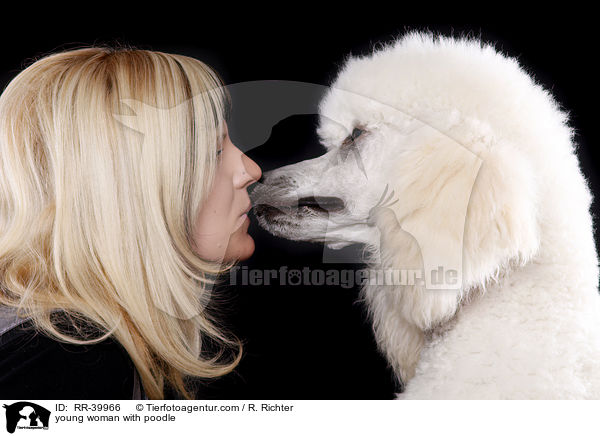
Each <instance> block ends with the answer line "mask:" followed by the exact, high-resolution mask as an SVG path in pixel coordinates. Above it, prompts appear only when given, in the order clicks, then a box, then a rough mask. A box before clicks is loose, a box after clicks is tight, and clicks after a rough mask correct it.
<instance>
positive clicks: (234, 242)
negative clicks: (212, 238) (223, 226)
mask: <svg viewBox="0 0 600 436" xmlns="http://www.w3.org/2000/svg"><path fill="white" fill-rule="evenodd" d="M247 229H248V227H247V226H242V227H240V229H238V231H237V232H235V233H234V234H233V235H231V238H230V239H229V245H228V247H227V251H226V252H225V257H224V259H223V260H225V261H232V260H234V261H238V260H239V261H241V260H246V259H248V258H249V257H250V256H252V254H253V253H254V249H255V245H254V239H252V236H250V235H249V234H248V232H247V231H246V230H247Z"/></svg>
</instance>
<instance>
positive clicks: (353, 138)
mask: <svg viewBox="0 0 600 436" xmlns="http://www.w3.org/2000/svg"><path fill="white" fill-rule="evenodd" d="M363 133H365V131H364V130H363V129H359V128H358V127H355V128H354V130H352V133H351V134H350V135H348V136H347V137H346V139H344V142H342V145H343V146H347V145H352V144H354V141H356V140H357V139H358V137H359V136H360V135H362V134H363Z"/></svg>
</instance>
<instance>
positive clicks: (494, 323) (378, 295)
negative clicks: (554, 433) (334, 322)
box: [254, 33, 600, 399]
mask: <svg viewBox="0 0 600 436" xmlns="http://www.w3.org/2000/svg"><path fill="white" fill-rule="evenodd" d="M320 115H321V122H320V125H319V128H318V134H319V136H320V138H321V140H322V143H323V144H324V145H325V146H326V147H327V148H328V152H327V153H326V154H325V155H324V156H322V157H320V158H317V159H313V160H310V161H305V162H300V163H298V164H295V165H291V166H288V167H284V168H280V169H278V170H275V171H273V172H271V173H270V174H266V175H265V183H264V185H262V186H259V187H258V189H257V190H256V191H255V193H254V200H255V201H256V202H259V203H260V201H261V200H263V202H264V201H266V200H265V199H267V198H269V199H271V201H274V200H273V198H276V200H275V201H276V204H277V205H285V204H286V202H288V203H290V204H291V202H292V199H294V201H295V200H296V199H297V198H301V197H303V196H306V195H314V196H330V197H331V196H335V197H338V198H341V199H343V200H344V203H345V209H344V210H343V211H339V212H334V213H330V214H329V215H324V216H321V215H319V214H316V215H315V214H303V213H302V211H301V210H300V211H299V212H298V213H296V214H292V216H290V215H289V214H288V215H283V216H279V215H275V216H273V215H271V216H259V221H260V222H261V224H262V225H263V226H265V227H266V228H267V229H269V230H270V231H272V232H273V233H275V234H279V235H282V236H284V237H288V238H290V239H296V240H312V241H324V242H325V243H328V244H330V245H331V246H332V247H340V246H343V245H344V244H347V243H353V242H361V243H365V244H367V247H368V248H370V251H371V253H372V256H371V257H370V258H371V259H372V261H371V263H372V266H373V268H378V267H379V266H380V264H379V262H381V264H382V265H383V266H384V267H386V268H403V269H405V268H423V267H425V270H426V269H427V264H428V263H431V262H432V261H431V259H433V260H434V261H433V263H436V262H438V263H439V262H441V263H442V264H444V265H446V264H451V265H459V266H460V267H461V268H462V276H461V281H460V285H461V286H459V287H458V289H446V290H433V289H429V288H427V287H426V286H425V285H423V284H415V285H412V286H408V285H404V286H400V285H398V286H381V285H367V286H365V288H364V289H363V295H364V297H365V300H366V302H367V304H368V307H369V312H370V315H371V317H372V320H373V325H374V331H375V336H376V338H377V341H378V344H379V346H380V348H381V350H382V352H383V353H384V354H385V356H386V357H387V359H388V361H389V362H390V364H391V365H392V367H393V368H394V370H395V372H396V374H397V375H398V377H399V379H401V381H402V382H403V384H404V386H405V389H404V391H403V392H402V393H401V394H399V398H405V399H411V398H499V399H505V398H543V399H550V398H563V399H569V398H596V399H600V369H599V368H598V362H600V296H599V294H598V287H597V286H598V261H597V254H596V249H595V245H594V238H593V227H592V219H591V216H590V212H589V208H590V203H591V195H590V192H589V189H588V187H587V183H586V181H585V179H584V177H583V176H582V174H581V171H580V168H579V164H578V161H577V158H576V155H575V153H574V146H573V142H572V131H571V129H570V128H569V126H568V120H567V116H566V115H565V114H564V113H563V112H562V111H561V110H560V109H559V108H558V106H557V104H556V103H555V101H554V100H553V99H552V97H551V96H550V95H549V94H548V92H546V91H545V90H544V89H543V88H542V87H540V86H539V85H537V84H536V83H535V82H534V80H533V79H532V78H531V77H530V76H529V75H528V74H526V73H525V72H524V71H523V70H522V69H521V68H520V67H519V65H518V64H517V62H516V61H514V60H513V59H510V58H507V57H505V56H503V55H502V54H500V53H498V52H497V51H496V50H494V48H493V47H491V46H485V45H482V44H480V43H479V42H478V41H473V40H467V39H450V38H435V37H433V36H431V35H424V34H416V33H415V34H409V35H407V36H405V37H403V38H401V39H400V40H398V41H396V42H395V43H394V44H391V45H389V46H386V47H383V48H382V49H380V50H378V51H376V52H374V53H373V54H371V55H370V56H367V57H363V58H349V59H348V60H347V62H346V64H345V65H344V66H343V68H342V69H341V71H340V73H339V75H338V77H337V79H336V80H335V83H334V84H333V85H332V87H331V90H330V91H329V92H328V93H327V95H326V96H325V97H324V99H323V100H322V102H321V105H320ZM357 127H358V128H361V129H363V130H364V132H365V133H364V135H363V136H361V137H360V138H358V139H357V144H356V146H357V147H358V149H357V150H356V153H358V155H359V156H360V159H361V165H360V168H359V166H357V165H356V163H355V162H353V161H351V160H350V159H337V158H336V159H333V158H334V157H336V156H338V155H339V154H340V153H341V151H342V150H343V147H344V146H343V145H342V144H343V143H344V141H345V140H346V141H347V137H348V134H349V132H352V130H353V129H354V128H357ZM444 138H446V139H444ZM332 162H333V163H332ZM361 172H362V173H364V174H361ZM384 186H390V188H392V189H393V190H394V193H395V196H396V198H398V200H399V201H398V202H397V203H395V204H393V205H391V206H389V207H386V208H375V210H374V211H373V208H374V206H376V203H377V200H378V198H379V196H380V194H381V192H382V190H383V187H384ZM465 208H466V209H465ZM390 212H393V213H390ZM323 222H326V223H327V226H328V230H327V233H326V235H323V232H322V230H323ZM463 223H464V226H463ZM456 247H459V249H460V251H459V253H460V255H459V256H458V257H457V255H456V253H457V251H456Z"/></svg>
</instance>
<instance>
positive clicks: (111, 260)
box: [0, 47, 241, 399]
mask: <svg viewBox="0 0 600 436" xmlns="http://www.w3.org/2000/svg"><path fill="white" fill-rule="evenodd" d="M221 85H222V84H221V81H220V79H219V77H218V76H217V75H216V73H214V72H213V71H212V70H211V69H210V68H209V67H208V66H206V65H205V64H203V63H202V62H200V61H198V60H196V59H192V58H188V57H185V56H180V55H172V54H166V53H160V52H153V51H146V50H135V49H111V48H101V47H93V48H84V49H78V50H72V51H67V52H63V53H57V54H53V55H50V56H47V57H45V58H42V59H40V60H38V61H37V62H35V63H34V64H32V65H31V66H29V67H28V68H26V69H25V70H24V71H22V72H21V73H20V74H19V75H18V76H17V77H16V78H14V80H12V82H11V83H10V84H9V85H8V87H7V88H6V90H5V91H4V92H3V94H2V95H1V96H0V304H4V305H8V306H13V307H18V308H19V312H20V313H21V314H24V315H27V316H31V317H32V319H33V321H34V324H35V326H36V328H38V329H41V330H42V331H44V332H46V333H47V334H49V335H50V336H52V337H54V338H56V339H58V340H61V341H66V342H70V343H94V342H98V341H101V340H103V339H105V338H107V337H108V336H113V337H114V338H116V339H117V340H118V341H119V343H120V344H121V345H122V346H123V347H124V348H125V349H126V350H127V352H128V353H129V356H130V357H131V359H132V360H133V362H134V364H135V365H136V367H137V369H138V371H139V373H140V375H141V378H142V382H143V385H144V389H145V391H146V394H147V395H148V397H149V398H151V399H161V398H164V387H165V383H166V382H168V383H169V384H170V385H171V386H172V387H173V388H175V389H176V390H177V391H178V392H180V393H181V394H182V395H183V396H184V397H185V398H187V399H190V398H192V394H191V392H190V388H189V385H187V384H186V379H187V378H188V377H187V376H192V377H202V378H204V377H206V378H210V377H217V376H220V375H223V374H225V373H227V372H229V371H231V370H232V369H233V368H234V367H235V366H236V365H237V364H238V362H239V360H240V356H241V344H240V342H239V340H237V339H232V338H230V337H228V336H227V335H226V334H224V333H223V332H222V331H221V330H220V329H219V328H218V327H217V326H216V322H215V320H214V319H213V316H211V315H210V314H209V313H207V311H206V310H205V307H206V305H207V303H208V300H209V298H210V292H209V290H210V287H211V286H212V284H213V283H214V281H215V277H216V275H217V274H218V273H220V272H223V271H224V270H226V269H227V268H228V267H230V266H231V265H230V264H228V265H225V266H221V265H220V264H216V263H214V262H208V261H204V260H202V259H201V258H199V257H198V255H197V254H196V253H195V252H194V250H193V245H192V242H191V241H192V240H191V235H192V225H193V223H194V218H195V217H196V216H197V213H198V210H199V208H200V207H201V204H202V201H203V199H204V198H205V197H206V195H207V193H208V190H209V189H210V186H211V183H212V180H213V177H214V173H215V168H216V162H217V147H218V141H219V138H220V137H221V133H222V131H223V130H222V129H223V127H224V117H225V113H226V107H227V102H228V96H227V94H226V93H225V91H224V88H223V87H222V86H221ZM136 106H137V107H136ZM123 124H125V126H126V127H125V126H124V125H123ZM132 129H133V130H132ZM57 310H59V311H60V312H58V313H59V314H62V316H63V317H62V319H63V320H65V319H66V320H68V321H70V323H71V324H72V326H74V327H73V328H72V329H71V330H70V332H71V333H77V334H67V333H68V332H64V331H61V329H59V328H58V321H57V318H56V311H57ZM78 321H91V322H93V323H95V327H99V328H100V331H101V332H103V335H102V336H101V337H98V335H96V336H94V337H93V338H90V331H89V330H86V329H85V328H83V327H81V326H79V327H77V326H78V325H79V324H78ZM83 325H86V323H83ZM88 325H89V324H88ZM206 340H208V342H209V344H210V346H209V347H207V346H206V345H207V344H206ZM215 344H217V345H218V347H217V349H218V350H219V351H218V352H215V351H216V350H215ZM207 348H211V349H213V353H211V356H212V357H209V356H206V354H207ZM192 377H190V380H193V378H192Z"/></svg>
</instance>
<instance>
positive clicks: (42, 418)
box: [3, 401, 50, 433]
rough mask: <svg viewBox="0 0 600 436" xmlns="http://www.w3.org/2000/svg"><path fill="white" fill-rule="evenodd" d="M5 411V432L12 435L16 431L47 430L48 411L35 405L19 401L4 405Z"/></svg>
mask: <svg viewBox="0 0 600 436" xmlns="http://www.w3.org/2000/svg"><path fill="white" fill-rule="evenodd" d="M3 407H4V408H5V409H6V431H8V432H9V433H14V432H15V430H16V429H17V428H18V429H44V430H47V429H48V423H49V422H50V411H49V410H48V409H45V408H43V407H42V406H39V405H37V404H35V403H30V402H28V401H19V402H17V403H13V404H10V405H7V404H4V405H3Z"/></svg>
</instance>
